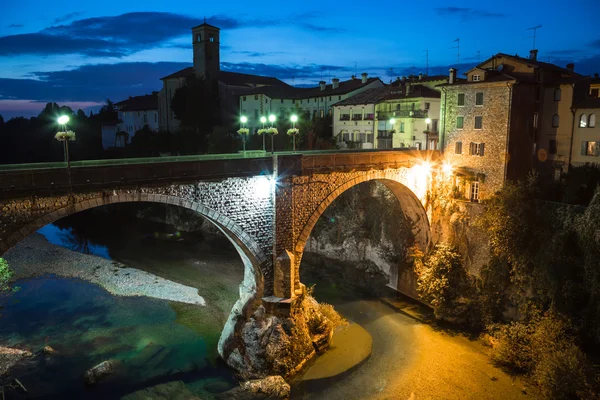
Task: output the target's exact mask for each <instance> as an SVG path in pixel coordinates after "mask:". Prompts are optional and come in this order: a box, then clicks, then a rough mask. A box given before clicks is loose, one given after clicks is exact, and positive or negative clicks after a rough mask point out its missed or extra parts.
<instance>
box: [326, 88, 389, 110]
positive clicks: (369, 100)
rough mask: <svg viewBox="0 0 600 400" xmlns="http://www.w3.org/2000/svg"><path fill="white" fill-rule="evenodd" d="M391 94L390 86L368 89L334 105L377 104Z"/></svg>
mask: <svg viewBox="0 0 600 400" xmlns="http://www.w3.org/2000/svg"><path fill="white" fill-rule="evenodd" d="M389 94H390V87H389V86H384V87H380V88H375V89H368V90H365V91H364V92H361V93H359V94H357V95H354V96H352V97H349V98H347V99H345V100H342V101H339V102H337V103H335V105H334V107H337V106H353V105H358V104H375V103H378V102H379V101H381V100H382V99H383V98H385V97H386V96H389Z"/></svg>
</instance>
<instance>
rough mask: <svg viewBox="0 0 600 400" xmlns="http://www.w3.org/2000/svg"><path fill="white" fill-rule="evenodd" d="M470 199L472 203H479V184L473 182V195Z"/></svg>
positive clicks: (471, 194)
mask: <svg viewBox="0 0 600 400" xmlns="http://www.w3.org/2000/svg"><path fill="white" fill-rule="evenodd" d="M469 198H470V199H471V201H477V202H478V201H479V182H471V193H470V196H469Z"/></svg>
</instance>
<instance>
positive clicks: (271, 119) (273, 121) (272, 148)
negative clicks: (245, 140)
mask: <svg viewBox="0 0 600 400" xmlns="http://www.w3.org/2000/svg"><path fill="white" fill-rule="evenodd" d="M276 119H277V117H275V115H273V114H271V115H269V122H270V123H271V128H270V129H273V128H274V126H273V125H274V123H275V120H276ZM274 136H275V131H271V154H273V153H274V152H275V150H274V149H275V147H274V144H273V137H274Z"/></svg>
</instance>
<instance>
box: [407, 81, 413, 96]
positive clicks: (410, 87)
mask: <svg viewBox="0 0 600 400" xmlns="http://www.w3.org/2000/svg"><path fill="white" fill-rule="evenodd" d="M412 90H413V87H412V85H411V84H410V83H407V84H406V95H407V96H408V95H409V94H411V93H412Z"/></svg>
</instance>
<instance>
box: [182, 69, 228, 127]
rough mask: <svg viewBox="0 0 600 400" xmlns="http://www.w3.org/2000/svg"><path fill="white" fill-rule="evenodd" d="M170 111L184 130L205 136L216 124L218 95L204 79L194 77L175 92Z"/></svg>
mask: <svg viewBox="0 0 600 400" xmlns="http://www.w3.org/2000/svg"><path fill="white" fill-rule="evenodd" d="M171 109H172V110H173V113H175V117H176V118H177V119H178V120H179V121H180V122H181V127H182V128H184V129H185V130H191V131H194V132H195V133H196V134H197V135H203V136H204V135H207V134H209V133H210V132H211V131H212V128H213V126H214V125H215V124H216V123H217V122H218V121H217V116H218V115H219V112H218V111H219V100H218V93H217V92H216V91H215V90H213V88H212V87H211V86H210V84H209V83H208V82H206V81H205V80H204V79H198V78H196V77H195V76H194V77H191V78H188V80H187V82H186V84H185V85H184V86H182V87H180V88H179V89H177V90H176V91H175V94H174V95H173V99H172V100H171Z"/></svg>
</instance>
